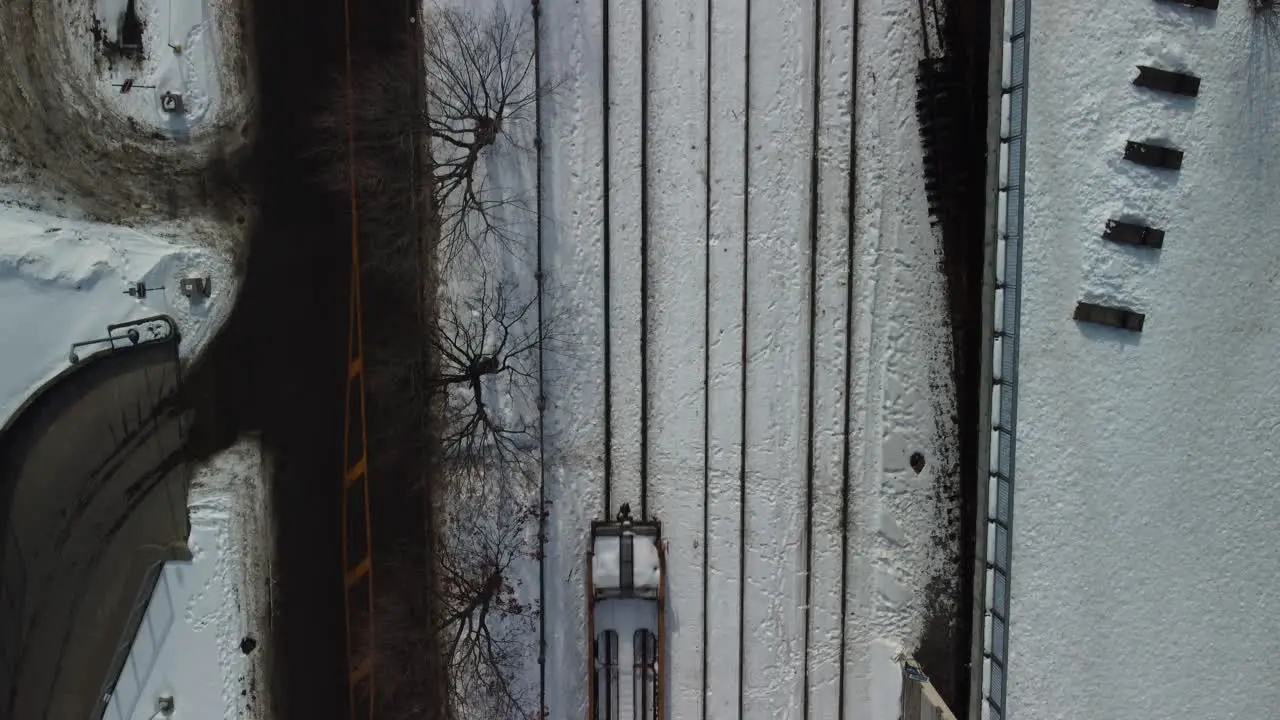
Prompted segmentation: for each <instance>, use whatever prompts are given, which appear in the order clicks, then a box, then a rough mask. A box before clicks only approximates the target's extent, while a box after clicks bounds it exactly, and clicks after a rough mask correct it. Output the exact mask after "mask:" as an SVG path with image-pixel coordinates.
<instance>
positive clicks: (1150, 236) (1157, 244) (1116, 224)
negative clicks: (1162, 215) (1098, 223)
mask: <svg viewBox="0 0 1280 720" xmlns="http://www.w3.org/2000/svg"><path fill="white" fill-rule="evenodd" d="M1102 237H1104V238H1106V239H1107V240H1110V241H1111V242H1113V243H1119V244H1121V245H1136V246H1138V247H1149V248H1155V249H1157V250H1158V249H1160V248H1162V247H1164V230H1161V229H1160V228H1153V227H1149V226H1147V225H1142V224H1139V223H1131V222H1124V221H1123V220H1108V221H1107V227H1106V229H1105V230H1103V231H1102Z"/></svg>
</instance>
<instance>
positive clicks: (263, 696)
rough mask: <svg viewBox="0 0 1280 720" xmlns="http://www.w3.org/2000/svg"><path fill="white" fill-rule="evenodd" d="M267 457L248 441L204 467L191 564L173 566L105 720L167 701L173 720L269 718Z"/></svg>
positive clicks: (196, 480)
mask: <svg viewBox="0 0 1280 720" xmlns="http://www.w3.org/2000/svg"><path fill="white" fill-rule="evenodd" d="M262 468H263V465H262V457H261V452H260V450H259V448H258V444H257V442H256V441H254V440H242V441H240V442H238V443H237V444H235V445H233V446H231V447H230V448H228V449H227V450H225V451H223V452H222V453H220V454H218V455H216V456H214V457H213V458H212V459H210V461H209V462H208V463H207V464H205V465H204V466H203V467H201V468H199V469H197V470H195V472H194V474H193V477H192V481H191V492H190V495H189V499H188V507H189V509H190V513H191V537H190V539H189V540H188V547H189V549H190V550H191V554H192V560H191V562H174V563H168V564H166V565H165V567H164V569H163V571H162V572H161V575H160V579H159V582H158V583H157V584H156V588H155V591H154V592H153V593H152V596H151V602H150V605H149V606H148V607H147V610H146V614H145V615H144V617H143V620H142V623H141V626H140V628H139V630H138V634H137V636H136V637H135V638H134V640H133V643H132V646H131V647H130V651H129V657H128V660H127V661H126V663H125V665H124V668H123V670H122V672H121V674H120V680H119V682H118V683H117V685H116V687H115V691H114V692H113V693H112V694H111V698H110V700H109V702H108V704H107V710H106V714H105V715H104V716H103V717H104V718H105V720H151V718H152V717H154V716H155V714H156V710H157V702H158V699H159V698H160V697H161V696H162V695H168V696H170V697H172V698H173V701H174V708H175V713H174V714H173V717H174V718H191V719H193V720H194V719H198V718H222V719H223V720H231V719H232V718H235V719H237V720H256V719H257V718H265V717H268V716H269V712H270V707H271V700H270V695H269V692H270V687H269V685H268V684H267V679H268V678H267V674H266V668H267V663H266V662H264V657H265V656H264V653H265V652H266V651H267V649H268V648H269V646H267V647H265V648H264V646H262V645H261V643H262V641H263V640H264V638H263V636H262V634H261V633H262V632H263V631H264V630H265V628H266V627H267V622H268V612H269V608H268V601H267V598H266V597H265V594H264V593H265V588H264V586H263V584H262V578H265V577H267V576H268V573H269V567H268V565H269V557H270V555H269V550H268V547H269V545H270V541H271V540H270V539H271V532H270V528H269V527H268V523H269V517H270V516H269V513H268V511H267V505H266V503H267V500H268V494H267V492H266V487H265V484H264V477H263V472H262Z"/></svg>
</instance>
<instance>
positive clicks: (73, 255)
mask: <svg viewBox="0 0 1280 720" xmlns="http://www.w3.org/2000/svg"><path fill="white" fill-rule="evenodd" d="M206 275H207V276H209V277H210V280H211V283H212V287H211V290H212V294H211V296H210V297H209V298H208V299H204V300H197V299H190V298H187V297H185V296H183V295H182V294H181V293H180V292H179V291H178V281H179V279H181V278H183V277H187V276H206ZM137 282H145V283H146V284H147V286H148V287H149V288H158V287H160V286H163V287H164V289H163V290H152V291H149V292H148V293H147V296H146V298H145V299H136V298H134V297H131V296H129V295H127V294H125V290H126V288H127V287H129V286H131V285H133V284H135V283H137ZM235 291H236V279H235V277H234V275H233V272H232V268H231V264H230V262H229V260H228V259H227V258H224V257H222V256H221V255H220V254H218V253H216V252H214V251H211V250H209V249H207V248H206V247H203V246H200V245H196V244H184V243H177V242H171V241H167V240H164V239H161V238H159V237H156V236H153V235H149V234H147V233H146V232H143V231H140V230H133V229H130V228H123V227H116V226H111V225H102V224H98V223H90V222H84V221H77V220H69V219H66V218H59V217H55V216H52V215H47V214H43V213H40V212H37V211H32V210H26V209H23V208H17V207H13V206H6V205H0V335H3V336H4V337H5V338H7V341H6V342H5V351H4V353H3V354H2V355H0V425H3V424H4V423H5V422H6V421H7V420H8V419H9V417H10V416H11V415H12V413H13V412H14V411H16V410H17V408H18V407H19V406H20V405H21V404H22V403H23V401H24V400H25V399H26V398H27V397H28V396H29V395H30V393H32V392H34V390H35V389H36V388H38V387H39V386H40V385H42V384H43V383H44V382H45V381H47V380H48V379H50V378H51V377H53V376H54V375H56V374H57V373H58V372H60V371H62V370H63V369H65V368H66V367H67V366H68V364H69V360H68V355H69V352H70V349H71V344H72V343H74V342H79V341H83V340H92V339H96V338H101V337H105V336H106V334H107V327H106V326H107V325H108V324H110V323H117V322H121V321H127V320H133V319H137V318H142V317H147V316H149V315H157V314H168V315H170V316H172V317H173V318H174V319H175V320H176V321H177V323H178V326H179V328H180V331H181V332H182V344H181V346H180V352H181V353H182V355H183V357H184V358H190V357H194V356H195V355H196V354H197V353H199V352H200V350H201V349H202V348H203V347H204V346H205V345H206V344H207V343H208V341H209V340H210V338H211V337H212V336H213V333H214V331H216V329H217V327H218V326H219V324H220V323H221V321H222V319H223V318H224V316H225V315H226V314H227V313H228V312H229V311H230V309H231V305H232V302H233V301H234V298H235ZM102 347H106V345H103V346H90V347H88V348H85V349H83V350H80V351H78V352H79V355H80V356H81V357H82V358H83V357H85V356H86V355H88V354H89V353H91V352H94V351H96V350H98V349H101V348H102Z"/></svg>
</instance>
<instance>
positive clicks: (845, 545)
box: [836, 0, 861, 718]
mask: <svg viewBox="0 0 1280 720" xmlns="http://www.w3.org/2000/svg"><path fill="white" fill-rule="evenodd" d="M858 5H859V0H852V6H853V7H852V12H853V21H852V25H851V27H852V30H851V31H852V33H853V68H852V72H850V73H849V97H850V99H851V104H850V108H851V112H850V113H849V187H848V206H847V212H848V217H847V218H846V222H847V224H848V233H849V256H848V258H847V261H848V266H847V268H846V272H847V273H848V280H847V282H845V297H844V341H845V351H844V387H845V403H844V427H843V429H842V433H841V434H842V436H843V442H844V448H843V452H842V453H841V459H840V465H841V467H840V475H841V483H840V537H841V542H840V677H839V679H838V681H837V683H836V688H837V690H836V697H837V703H838V704H839V706H840V717H841V718H844V717H845V697H846V692H847V688H846V687H845V671H844V659H845V658H846V657H848V630H847V627H848V623H847V619H848V617H849V535H850V528H849V493H850V487H849V466H850V464H851V459H850V450H851V449H852V448H851V447H850V445H849V432H850V430H851V429H852V427H853V413H852V407H853V402H852V400H853V395H852V393H851V392H850V391H849V388H850V387H851V386H852V384H853V280H854V275H853V271H854V250H855V249H856V248H857V232H856V226H855V225H854V222H855V221H856V217H857V208H856V207H855V201H856V200H857V190H858V51H859V50H860V49H861V43H860V42H859V38H858V29H859V27H860V23H859V17H858Z"/></svg>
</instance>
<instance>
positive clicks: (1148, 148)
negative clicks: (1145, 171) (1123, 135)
mask: <svg viewBox="0 0 1280 720" xmlns="http://www.w3.org/2000/svg"><path fill="white" fill-rule="evenodd" d="M1124 159H1125V160H1128V161H1130V162H1135V163H1137V164H1139V165H1146V166H1147V167H1153V168H1167V169H1169V170H1179V169H1181V168H1182V151H1181V150H1178V149H1177V148H1171V147H1164V146H1162V145H1152V144H1150V143H1144V142H1136V141H1134V140H1130V141H1128V142H1126V143H1125V144H1124Z"/></svg>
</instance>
